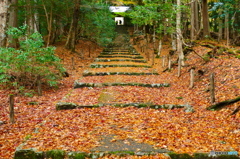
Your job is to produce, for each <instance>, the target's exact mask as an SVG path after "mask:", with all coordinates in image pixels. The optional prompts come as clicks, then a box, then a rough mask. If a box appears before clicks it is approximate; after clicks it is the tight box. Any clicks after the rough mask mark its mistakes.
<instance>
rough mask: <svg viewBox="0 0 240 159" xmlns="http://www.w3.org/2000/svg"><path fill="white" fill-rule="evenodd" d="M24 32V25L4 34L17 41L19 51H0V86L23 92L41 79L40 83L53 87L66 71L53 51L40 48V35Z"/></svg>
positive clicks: (13, 49) (47, 48) (41, 42)
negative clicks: (3, 85)
mask: <svg viewBox="0 0 240 159" xmlns="http://www.w3.org/2000/svg"><path fill="white" fill-rule="evenodd" d="M26 29H27V27H26V26H24V27H20V28H19V29H17V28H10V29H9V30H8V31H7V33H8V34H9V35H12V36H14V37H15V38H18V39H19V41H20V48H19V49H15V48H0V83H1V84H11V85H12V86H14V87H15V88H17V89H18V90H19V91H24V89H25V88H26V87H27V86H28V87H29V86H30V87H33V86H34V85H35V83H36V79H37V76H40V77H41V78H42V82H45V83H47V84H48V85H50V86H56V85H57V80H58V79H59V78H61V76H62V72H64V71H65V69H64V68H63V67H62V65H61V63H60V59H59V58H58V57H56V56H55V55H54V49H55V48H54V47H43V39H42V36H41V35H40V34H39V33H37V32H36V33H33V34H31V35H25V33H26ZM30 87H29V88H30ZM29 95H31V94H29Z"/></svg>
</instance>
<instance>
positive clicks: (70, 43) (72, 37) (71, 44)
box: [65, 0, 81, 52]
mask: <svg viewBox="0 0 240 159" xmlns="http://www.w3.org/2000/svg"><path fill="white" fill-rule="evenodd" d="M80 3H81V0H75V5H74V11H73V19H72V24H71V28H70V31H69V35H68V40H67V42H66V44H65V47H66V48H67V49H69V50H71V51H72V52H74V51H75V42H76V36H77V30H78V29H77V28H78V20H79V14H80Z"/></svg>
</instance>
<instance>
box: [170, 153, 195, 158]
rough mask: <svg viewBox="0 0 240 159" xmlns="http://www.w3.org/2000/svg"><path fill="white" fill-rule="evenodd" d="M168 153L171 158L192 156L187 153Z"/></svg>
mask: <svg viewBox="0 0 240 159" xmlns="http://www.w3.org/2000/svg"><path fill="white" fill-rule="evenodd" d="M168 155H169V156H170V157H171V159H193V157H192V156H190V155H189V154H187V153H183V154H177V153H169V154H168Z"/></svg>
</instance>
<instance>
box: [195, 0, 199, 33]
mask: <svg viewBox="0 0 240 159" xmlns="http://www.w3.org/2000/svg"><path fill="white" fill-rule="evenodd" d="M194 8H195V9H194V20H195V23H194V24H195V29H196V33H197V32H198V31H199V29H200V26H199V24H200V23H199V7H198V0H195V1H194Z"/></svg>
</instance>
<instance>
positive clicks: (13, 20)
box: [8, 0, 18, 48]
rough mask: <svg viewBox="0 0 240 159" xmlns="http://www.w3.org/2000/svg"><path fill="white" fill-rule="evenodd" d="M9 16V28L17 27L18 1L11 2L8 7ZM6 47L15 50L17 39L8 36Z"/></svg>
mask: <svg viewBox="0 0 240 159" xmlns="http://www.w3.org/2000/svg"><path fill="white" fill-rule="evenodd" d="M9 12H10V16H9V23H8V26H9V27H15V28H16V27H18V0H12V4H11V6H10V11H9ZM8 39H9V40H8V46H9V47H13V48H17V47H18V39H17V38H12V37H11V36H9V38H8Z"/></svg>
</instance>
